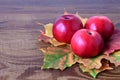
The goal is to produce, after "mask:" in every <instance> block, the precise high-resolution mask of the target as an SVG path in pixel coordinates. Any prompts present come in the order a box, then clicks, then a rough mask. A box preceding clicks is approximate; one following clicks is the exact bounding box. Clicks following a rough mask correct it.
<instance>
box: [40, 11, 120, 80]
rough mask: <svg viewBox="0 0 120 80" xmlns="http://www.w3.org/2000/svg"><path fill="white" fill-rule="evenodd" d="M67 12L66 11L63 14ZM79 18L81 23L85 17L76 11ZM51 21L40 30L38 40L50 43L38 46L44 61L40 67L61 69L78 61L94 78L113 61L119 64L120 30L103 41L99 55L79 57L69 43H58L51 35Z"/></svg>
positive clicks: (109, 68) (108, 68)
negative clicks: (45, 45)
mask: <svg viewBox="0 0 120 80" xmlns="http://www.w3.org/2000/svg"><path fill="white" fill-rule="evenodd" d="M66 14H68V13H67V12H65V13H64V15H66ZM75 15H76V16H77V17H78V18H80V19H81V21H82V23H83V25H84V24H85V22H86V21H87V18H82V17H81V16H80V15H79V14H78V13H76V14H75ZM52 26H53V24H52V23H48V24H45V25H44V29H45V31H40V33H41V34H40V36H39V41H40V42H44V43H48V44H49V43H50V45H49V46H48V47H45V48H40V50H41V51H42V52H43V54H44V63H43V65H42V67H41V68H42V69H50V68H53V69H60V70H61V71H63V70H64V69H66V68H67V67H71V66H72V65H74V64H76V63H78V64H79V67H80V69H81V70H82V71H83V72H88V73H89V74H90V75H91V76H92V77H94V78H96V77H97V75H98V73H100V72H102V71H105V70H111V69H113V67H111V66H110V63H113V64H114V65H115V66H116V67H117V66H119V65H120V42H119V40H120V31H119V30H115V32H114V34H113V36H112V37H111V38H110V40H109V41H107V42H106V43H105V47H104V50H103V52H102V53H101V55H99V56H96V57H94V58H86V59H85V58H81V57H78V56H76V55H75V54H74V53H73V52H72V50H71V47H70V45H69V44H65V43H60V42H58V41H57V40H56V39H55V38H53V35H52Z"/></svg>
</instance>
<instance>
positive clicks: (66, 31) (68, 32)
mask: <svg viewBox="0 0 120 80" xmlns="http://www.w3.org/2000/svg"><path fill="white" fill-rule="evenodd" d="M81 28H83V24H82V22H81V20H80V19H79V18H78V17H76V16H75V15H72V14H70V15H63V16H60V17H59V18H58V19H57V20H56V21H55V22H54V24H53V29H52V32H53V37H54V38H55V39H56V40H58V41H59V42H64V43H68V44H70V42H71V38H72V36H73V34H74V33H75V32H76V31H77V30H79V29H81Z"/></svg>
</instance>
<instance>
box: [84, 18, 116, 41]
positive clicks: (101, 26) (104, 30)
mask: <svg viewBox="0 0 120 80" xmlns="http://www.w3.org/2000/svg"><path fill="white" fill-rule="evenodd" d="M85 28H86V29H91V30H95V31H97V32H98V33H100V35H101V36H102V38H103V39H104V40H108V39H109V38H110V37H111V36H112V34H113V32H114V25H113V23H112V21H111V20H110V19H109V18H107V17H106V16H93V17H91V18H89V19H88V20H87V22H86V24H85Z"/></svg>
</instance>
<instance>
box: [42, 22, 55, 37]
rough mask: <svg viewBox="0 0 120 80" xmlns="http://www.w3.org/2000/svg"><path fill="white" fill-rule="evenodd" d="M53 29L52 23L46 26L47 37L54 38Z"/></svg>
mask: <svg viewBox="0 0 120 80" xmlns="http://www.w3.org/2000/svg"><path fill="white" fill-rule="evenodd" d="M52 27H53V24H52V23H48V24H46V25H44V28H45V35H46V36H48V37H53V34H52Z"/></svg>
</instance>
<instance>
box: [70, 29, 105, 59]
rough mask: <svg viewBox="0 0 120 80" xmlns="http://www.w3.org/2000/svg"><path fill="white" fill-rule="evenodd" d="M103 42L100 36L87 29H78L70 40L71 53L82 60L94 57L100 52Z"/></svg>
mask: <svg viewBox="0 0 120 80" xmlns="http://www.w3.org/2000/svg"><path fill="white" fill-rule="evenodd" d="M103 46H104V40H103V38H102V37H101V35H100V34H99V33H98V32H96V31H94V30H89V29H80V30H78V31H77V32H75V34H74V35H73V37H72V39H71V48H72V51H73V52H74V53H75V54H76V55H78V56H79V57H83V58H91V57H95V56H97V55H98V54H100V52H101V51H102V48H103Z"/></svg>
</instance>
